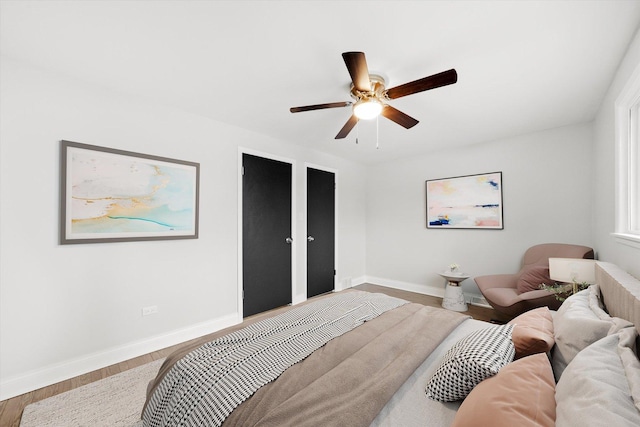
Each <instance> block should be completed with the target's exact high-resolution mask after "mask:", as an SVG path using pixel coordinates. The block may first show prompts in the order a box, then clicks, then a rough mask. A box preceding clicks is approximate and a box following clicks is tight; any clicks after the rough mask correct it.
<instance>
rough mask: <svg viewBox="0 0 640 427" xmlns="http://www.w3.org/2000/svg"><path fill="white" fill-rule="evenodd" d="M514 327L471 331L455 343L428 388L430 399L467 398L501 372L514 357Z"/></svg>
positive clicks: (449, 399) (450, 399) (449, 400)
mask: <svg viewBox="0 0 640 427" xmlns="http://www.w3.org/2000/svg"><path fill="white" fill-rule="evenodd" d="M512 331H513V325H501V326H493V327H490V328H485V329H480V330H479V331H475V332H472V333H471V334H469V335H467V336H466V337H465V338H463V339H461V340H460V341H458V342H457V343H455V344H454V345H453V346H452V347H451V348H450V349H449V351H447V353H446V354H445V355H444V357H443V358H442V362H441V363H440V366H439V367H438V369H436V371H435V372H434V374H433V376H432V377H431V379H430V380H429V383H428V384H427V387H426V392H427V396H428V397H429V398H431V399H433V400H438V401H441V402H453V401H456V400H461V399H464V398H465V397H466V396H467V395H468V394H469V393H470V392H471V390H472V389H473V388H474V387H475V386H476V385H478V384H479V383H480V382H481V381H482V380H484V379H486V378H489V377H491V376H493V375H495V374H497V373H498V371H499V370H500V368H502V367H503V366H505V365H507V364H508V363H509V362H511V361H512V360H513V357H514V356H515V347H514V345H513V341H512V340H511V332H512Z"/></svg>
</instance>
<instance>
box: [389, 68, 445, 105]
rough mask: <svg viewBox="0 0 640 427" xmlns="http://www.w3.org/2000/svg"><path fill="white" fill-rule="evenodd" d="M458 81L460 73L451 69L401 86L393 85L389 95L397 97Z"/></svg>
mask: <svg viewBox="0 0 640 427" xmlns="http://www.w3.org/2000/svg"><path fill="white" fill-rule="evenodd" d="M457 81H458V73H456V70H453V69H451V70H448V71H443V72H441V73H438V74H434V75H432V76H429V77H424V78H421V79H419V80H414V81H412V82H409V83H405V84H403V85H400V86H396V87H392V88H391V89H389V90H387V96H388V97H389V99H396V98H400V97H402V96H407V95H411V94H414V93H418V92H424V91H425V90H429V89H435V88H437V87H441V86H446V85H450V84H453V83H455V82H457Z"/></svg>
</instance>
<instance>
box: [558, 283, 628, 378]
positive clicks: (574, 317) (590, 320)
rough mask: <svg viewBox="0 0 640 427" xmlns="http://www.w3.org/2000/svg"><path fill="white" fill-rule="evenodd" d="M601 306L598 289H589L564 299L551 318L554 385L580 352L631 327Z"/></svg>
mask: <svg viewBox="0 0 640 427" xmlns="http://www.w3.org/2000/svg"><path fill="white" fill-rule="evenodd" d="M601 304H602V303H601V301H600V288H599V287H598V285H592V286H590V287H589V288H588V289H585V290H583V291H580V292H578V293H576V294H574V295H572V296H570V297H569V298H567V299H566V300H565V301H564V302H563V303H562V305H561V306H560V309H559V310H558V312H557V313H556V315H555V316H554V318H553V329H554V338H555V341H556V344H555V346H554V348H553V351H552V353H551V364H552V366H553V374H554V375H555V377H556V381H558V380H559V379H560V377H561V376H562V372H563V371H564V369H565V368H566V367H567V365H568V364H569V363H570V362H571V361H572V360H573V358H574V357H576V355H577V354H578V353H579V352H580V351H581V350H583V349H585V348H586V347H588V346H589V345H590V344H593V343H594V342H596V341H598V340H599V339H601V338H603V337H606V336H607V335H610V334H613V333H616V332H617V331H619V330H620V329H621V328H625V327H627V326H631V325H632V324H631V323H630V322H627V321H626V320H624V319H620V318H617V317H611V316H609V315H608V314H607V313H606V312H605V311H604V310H603V308H602V306H601Z"/></svg>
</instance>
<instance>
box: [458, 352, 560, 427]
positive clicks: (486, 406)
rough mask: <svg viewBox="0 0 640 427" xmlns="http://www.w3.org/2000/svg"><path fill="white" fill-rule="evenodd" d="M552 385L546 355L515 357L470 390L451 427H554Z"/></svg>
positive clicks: (554, 385) (550, 371)
mask: <svg viewBox="0 0 640 427" xmlns="http://www.w3.org/2000/svg"><path fill="white" fill-rule="evenodd" d="M555 388H556V383H555V380H554V378H553V371H552V370H551V363H550V362H549V359H548V358H547V355H546V354H542V353H540V354H535V355H533V356H529V357H525V358H522V359H519V360H516V361H514V362H512V363H510V364H508V365H507V366H505V367H504V368H502V369H501V370H500V372H498V374H497V375H494V376H493V377H490V378H487V379H486V380H484V381H482V382H481V383H480V384H478V385H477V386H476V387H475V388H474V389H473V390H472V391H471V393H469V395H468V396H467V398H466V399H465V400H464V402H462V405H460V409H459V410H458V412H457V413H456V417H455V419H454V420H453V424H451V427H468V426H492V427H513V426H518V427H555V422H556V399H555Z"/></svg>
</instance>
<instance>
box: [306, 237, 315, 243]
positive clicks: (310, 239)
mask: <svg viewBox="0 0 640 427" xmlns="http://www.w3.org/2000/svg"><path fill="white" fill-rule="evenodd" d="M314 240H316V239H314V237H313V236H307V242H313V241H314Z"/></svg>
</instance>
